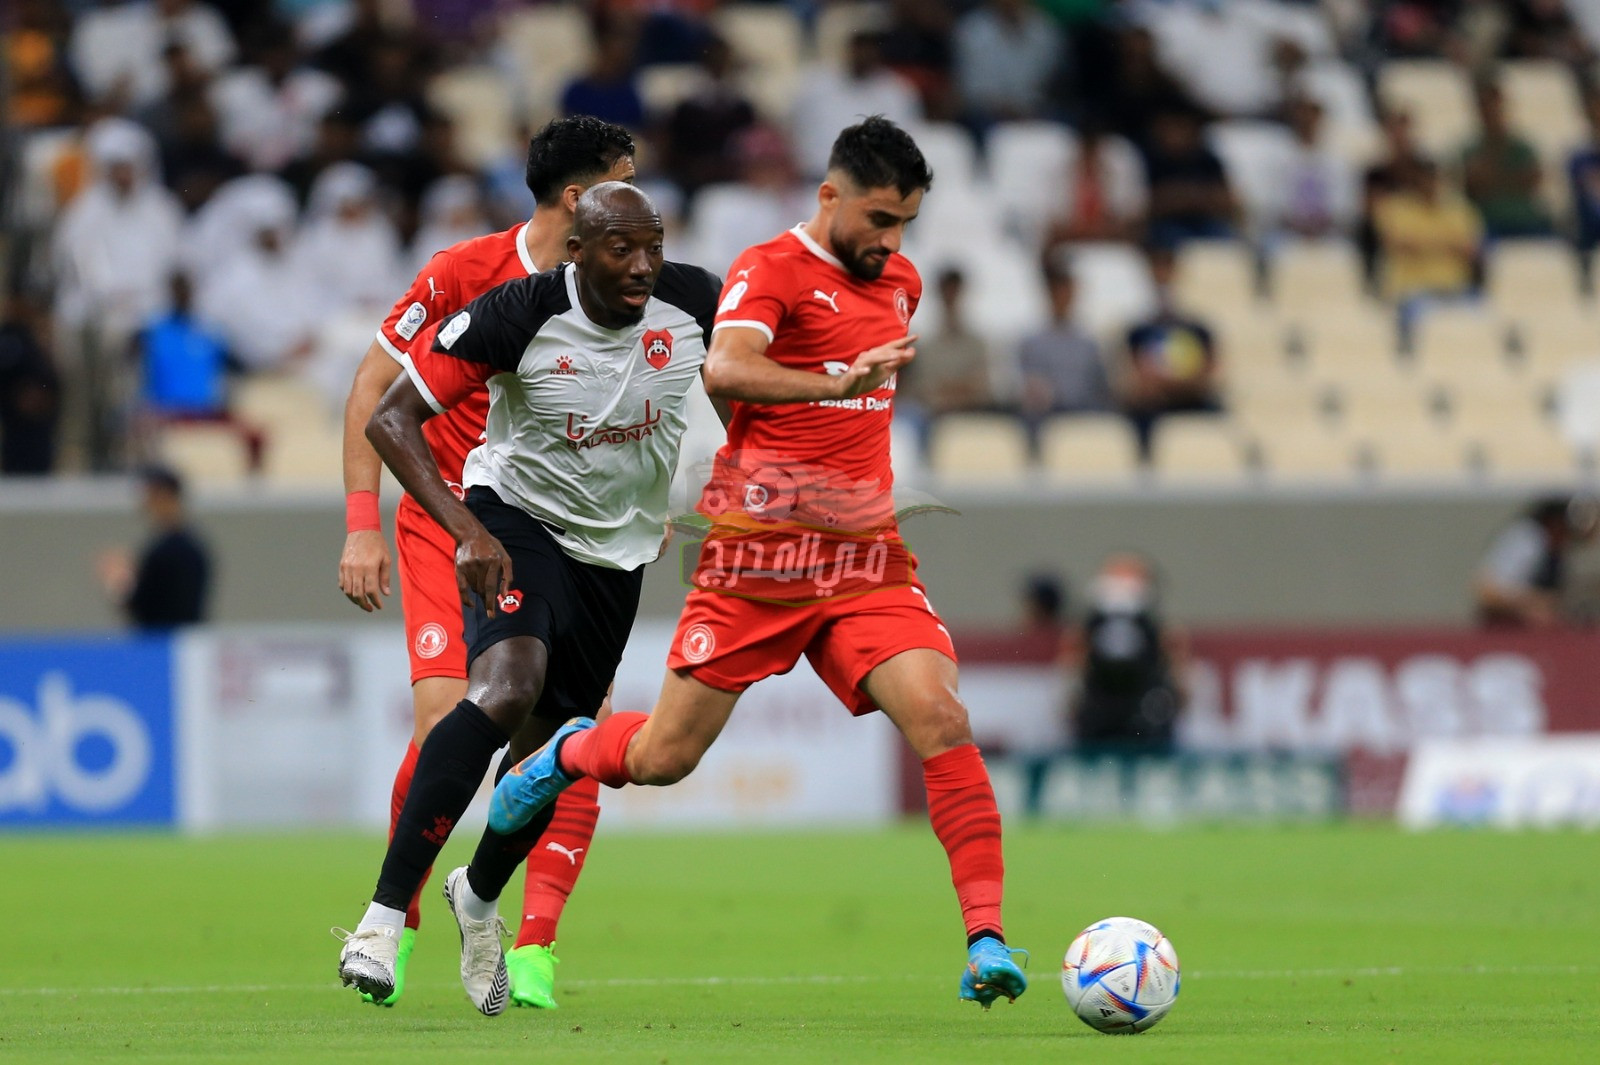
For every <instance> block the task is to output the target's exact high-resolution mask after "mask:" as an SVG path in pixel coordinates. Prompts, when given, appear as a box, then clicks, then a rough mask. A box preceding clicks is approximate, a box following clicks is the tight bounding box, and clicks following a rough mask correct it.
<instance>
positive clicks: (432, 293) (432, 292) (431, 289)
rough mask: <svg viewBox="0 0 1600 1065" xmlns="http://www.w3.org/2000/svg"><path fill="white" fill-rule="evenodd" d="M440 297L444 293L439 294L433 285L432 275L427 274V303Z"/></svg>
mask: <svg viewBox="0 0 1600 1065" xmlns="http://www.w3.org/2000/svg"><path fill="white" fill-rule="evenodd" d="M442 295H444V293H442V292H440V291H439V289H438V288H437V287H436V286H435V285H434V283H433V275H432V274H429V275H428V302H429V303H432V302H433V301H434V300H436V299H438V298H439V297H440V296H442Z"/></svg>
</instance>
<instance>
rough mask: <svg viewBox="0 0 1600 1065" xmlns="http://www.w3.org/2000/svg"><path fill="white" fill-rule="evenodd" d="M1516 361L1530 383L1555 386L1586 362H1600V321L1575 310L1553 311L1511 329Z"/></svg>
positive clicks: (1517, 324) (1518, 323) (1522, 322)
mask: <svg viewBox="0 0 1600 1065" xmlns="http://www.w3.org/2000/svg"><path fill="white" fill-rule="evenodd" d="M1512 336H1513V337H1514V338H1515V343H1516V348H1517V358H1516V359H1515V360H1513V363H1514V365H1518V366H1519V368H1520V369H1521V371H1522V372H1523V373H1525V374H1526V375H1527V376H1528V377H1529V378H1530V379H1532V380H1534V381H1539V382H1543V383H1547V384H1554V383H1555V382H1557V381H1559V380H1560V379H1561V376H1562V375H1563V374H1564V373H1566V371H1567V369H1568V368H1569V367H1570V366H1572V365H1574V364H1576V363H1579V362H1582V361H1584V360H1586V359H1593V358H1600V317H1596V316H1593V315H1591V314H1588V313H1585V312H1584V311H1582V310H1579V309H1576V308H1573V309H1569V310H1567V311H1557V310H1555V309H1554V308H1552V309H1550V310H1549V311H1546V312H1545V313H1543V314H1541V315H1539V316H1537V317H1532V318H1527V319H1520V320H1518V321H1516V322H1515V323H1514V325H1513V327H1512Z"/></svg>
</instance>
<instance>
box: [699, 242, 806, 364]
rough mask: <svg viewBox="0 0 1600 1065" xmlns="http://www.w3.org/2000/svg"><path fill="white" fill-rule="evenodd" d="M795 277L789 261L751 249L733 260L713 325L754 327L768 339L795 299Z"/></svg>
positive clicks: (774, 332)
mask: <svg viewBox="0 0 1600 1065" xmlns="http://www.w3.org/2000/svg"><path fill="white" fill-rule="evenodd" d="M794 292H795V287H794V278H793V275H792V273H791V271H790V269H789V267H788V264H787V263H786V262H785V261H784V260H782V259H779V258H775V257H770V256H767V255H764V254H762V253H761V252H760V251H759V249H754V248H752V249H751V250H749V251H747V252H745V253H744V254H743V255H741V256H739V258H737V259H735V260H734V261H733V266H732V267H730V268H729V270H728V279H727V281H726V282H725V283H724V285H723V289H722V300H721V302H720V303H718V304H717V313H716V321H715V325H714V326H713V328H721V327H722V326H737V327H742V328H745V329H755V330H757V331H759V332H761V333H764V334H765V335H766V338H767V340H768V341H771V340H772V339H773V337H775V336H776V335H777V332H778V323H779V322H781V321H783V319H784V318H785V316H787V315H788V313H789V310H790V307H791V306H792V304H793V302H794Z"/></svg>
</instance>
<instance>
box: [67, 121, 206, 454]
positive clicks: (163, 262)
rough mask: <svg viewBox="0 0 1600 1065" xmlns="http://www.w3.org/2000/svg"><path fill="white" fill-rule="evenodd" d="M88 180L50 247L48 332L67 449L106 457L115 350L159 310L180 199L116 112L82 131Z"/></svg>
mask: <svg viewBox="0 0 1600 1065" xmlns="http://www.w3.org/2000/svg"><path fill="white" fill-rule="evenodd" d="M84 145H85V149H86V153H87V155H88V159H89V166H90V179H89V184H88V185H87V187H85V189H84V190H83V191H82V192H81V193H79V194H78V196H77V197H76V198H75V199H74V200H73V201H72V202H71V203H70V204H68V205H67V208H66V210H65V211H63V212H62V215H61V219H60V222H59V224H58V225H57V227H56V232H55V236H54V240H53V245H52V249H51V259H52V264H53V267H54V271H55V277H56V303H55V315H56V322H57V331H56V337H57V341H58V344H59V346H60V349H61V356H62V364H63V365H62V369H63V371H64V373H63V377H64V378H65V379H66V380H67V381H68V387H67V391H66V394H65V396H64V407H63V411H62V419H63V425H62V442H63V445H64V448H65V450H66V451H67V452H68V455H67V457H68V459H69V461H71V460H74V459H76V460H86V461H87V462H88V463H89V464H90V465H91V466H92V467H94V468H96V469H101V468H109V467H110V466H112V465H114V464H115V462H116V460H117V457H118V456H119V455H120V453H121V443H122V427H123V421H124V415H125V413H126V407H127V404H128V403H129V402H130V401H131V398H132V394H131V391H130V386H131V379H130V377H129V374H128V373H127V367H126V366H125V365H124V359H123V357H122V355H123V352H124V351H125V350H126V348H127V343H128V338H129V337H131V336H132V335H133V332H134V331H135V330H136V329H138V328H139V325H140V323H142V322H144V321H145V320H147V319H148V318H150V317H152V316H154V315H155V314H156V313H158V312H160V311H162V310H164V309H165V308H166V306H167V300H168V298H169V296H170V290H169V288H168V278H170V277H171V276H172V272H173V270H174V268H175V267H176V266H177V265H178V246H179V244H178V241H179V232H180V230H181V227H182V225H183V208H182V206H181V205H180V204H179V203H178V199H177V197H176V196H174V195H173V194H172V192H171V191H170V190H168V189H167V188H166V187H165V186H163V185H162V184H161V183H160V181H159V180H157V174H156V163H155V160H156V146H155V139H154V138H153V137H151V136H150V134H149V133H147V132H145V130H144V129H143V127H141V126H139V125H137V124H136V123H133V122H130V121H128V120H127V119H123V118H104V119H101V120H100V121H98V122H96V123H95V124H94V125H93V126H91V127H90V128H89V131H88V133H87V134H86V136H85V138H84Z"/></svg>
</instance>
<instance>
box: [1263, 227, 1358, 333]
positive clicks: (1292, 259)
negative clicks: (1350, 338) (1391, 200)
mask: <svg viewBox="0 0 1600 1065" xmlns="http://www.w3.org/2000/svg"><path fill="white" fill-rule="evenodd" d="M1361 278H1362V273H1361V257H1360V255H1359V254H1357V252H1356V249H1355V246H1354V245H1352V244H1350V243H1349V242H1348V241H1343V240H1300V241H1294V242H1292V243H1289V244H1285V245H1284V246H1283V248H1281V249H1280V250H1279V251H1278V253H1277V254H1276V255H1274V256H1273V259H1272V286H1271V288H1272V299H1273V302H1274V303H1276V304H1277V306H1278V309H1279V310H1281V311H1283V312H1284V313H1285V314H1288V315H1299V314H1318V313H1322V314H1326V315H1329V316H1341V315H1342V314H1343V313H1344V308H1347V307H1354V306H1357V305H1360V304H1364V303H1366V295H1365V293H1364V292H1363V291H1362V287H1363V286H1362V279H1361Z"/></svg>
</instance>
